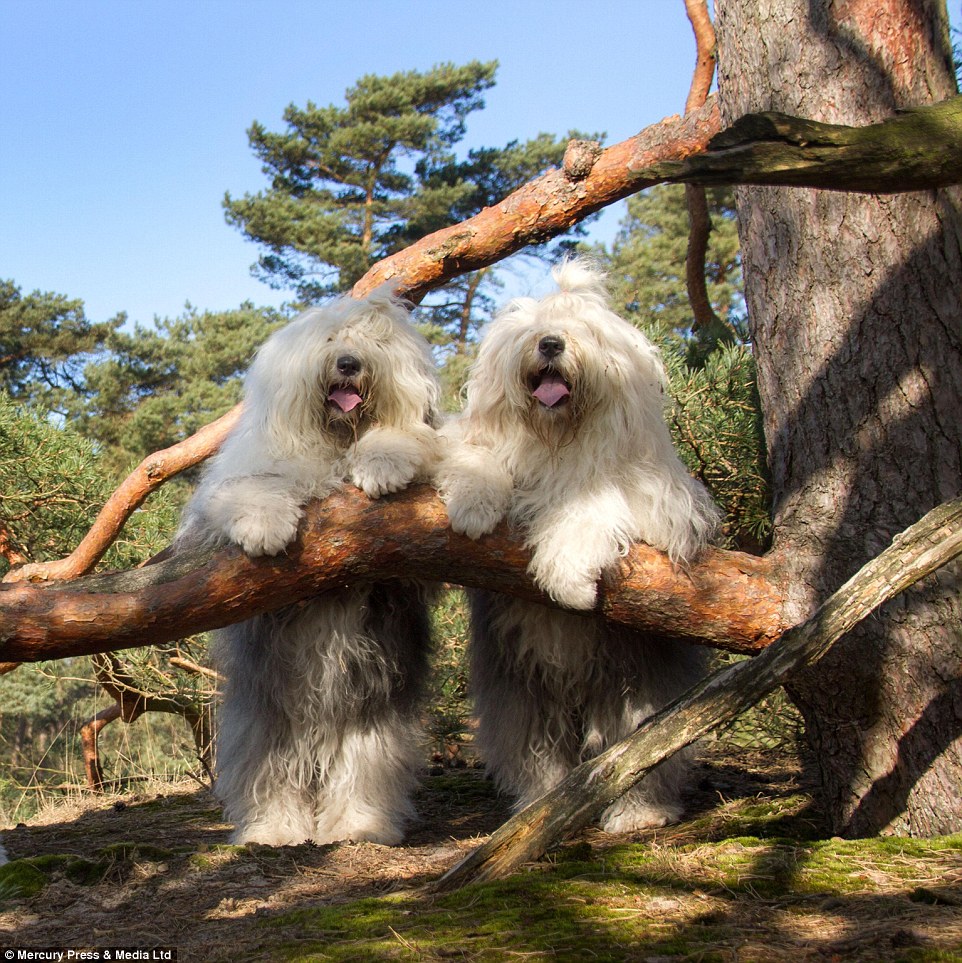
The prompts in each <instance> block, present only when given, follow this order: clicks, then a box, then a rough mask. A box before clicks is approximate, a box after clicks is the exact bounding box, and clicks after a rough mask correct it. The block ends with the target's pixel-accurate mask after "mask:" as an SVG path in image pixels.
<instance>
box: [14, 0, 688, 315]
mask: <svg viewBox="0 0 962 963" xmlns="http://www.w3.org/2000/svg"><path fill="white" fill-rule="evenodd" d="M0 37H2V38H3V46H2V53H0V278H4V279H10V280H12V281H14V282H15V283H16V284H18V285H19V286H20V288H21V290H22V291H23V292H24V293H28V292H30V291H34V290H42V291H54V292H57V293H60V294H65V295H68V296H70V297H75V298H82V299H83V301H84V302H85V305H86V311H87V315H88V317H89V318H91V320H95V321H100V320H106V319H107V318H109V317H112V316H114V315H115V314H116V313H117V312H119V311H126V312H127V313H128V314H129V316H130V318H131V320H137V321H141V322H144V323H149V322H150V321H151V319H152V318H153V317H154V316H155V315H157V316H160V317H164V316H168V317H173V316H176V315H178V314H180V313H181V311H182V310H183V307H184V304H185V302H187V301H189V302H191V303H192V304H193V305H195V306H196V307H198V308H201V309H205V308H211V309H223V308H231V307H236V306H237V305H238V304H240V303H241V302H242V301H243V300H245V299H250V300H252V301H253V302H254V303H255V304H280V303H281V302H282V301H283V300H285V299H286V298H287V297H289V295H285V294H283V293H281V292H277V291H273V290H272V289H270V288H269V287H267V286H266V285H265V284H263V283H262V282H259V281H256V280H254V279H253V278H252V277H251V276H250V265H251V264H252V263H253V262H254V261H255V260H256V257H257V254H258V249H257V247H256V245H254V244H252V243H251V242H248V241H245V240H244V238H243V236H242V235H241V233H240V232H239V231H238V230H237V229H236V228H233V227H230V226H229V225H227V223H226V222H225V220H224V215H223V211H222V207H221V202H222V200H223V197H224V193H225V191H230V192H231V194H233V195H234V196H240V195H242V194H244V193H245V192H255V191H258V190H260V189H262V188H263V187H265V186H266V179H265V178H264V176H263V175H262V174H261V172H260V169H259V165H258V163H257V161H256V159H255V158H254V156H253V154H252V153H251V150H250V148H249V146H248V143H247V134H246V131H247V128H248V127H249V126H250V123H251V121H253V120H255V119H256V120H258V121H260V122H262V123H263V124H265V125H266V126H267V128H268V129H271V130H281V129H283V123H282V119H281V117H282V112H283V110H284V108H285V106H286V105H287V104H289V103H296V104H299V105H303V104H305V103H306V102H307V101H308V100H313V101H314V102H315V103H317V104H322V105H326V104H330V103H335V104H341V103H343V95H344V91H345V90H346V89H347V88H348V87H349V86H351V85H352V84H353V83H354V81H355V80H356V79H357V78H358V77H360V76H362V75H363V74H367V73H381V74H390V73H394V72H396V71H399V70H411V69H417V70H426V69H429V68H430V67H432V66H434V65H435V64H437V63H441V62H444V61H452V62H455V63H463V62H466V61H468V60H471V59H475V58H476V59H481V60H491V59H497V60H499V61H500V64H501V66H500V69H499V71H498V78H497V86H496V87H494V88H493V89H492V90H491V91H489V92H488V94H487V95H486V107H485V109H484V110H482V111H478V112H476V113H475V114H473V115H472V117H471V118H470V121H469V127H468V136H467V138H466V140H465V141H464V148H465V149H467V148H468V147H472V146H481V145H485V146H502V145H504V144H505V143H507V142H508V141H510V140H512V139H515V138H518V139H525V138H528V137H531V136H534V135H535V134H537V133H538V132H539V131H548V132H550V133H554V134H562V133H564V132H566V131H568V130H569V129H580V130H587V131H599V132H601V131H603V132H605V133H606V134H607V140H606V142H607V143H614V142H616V141H619V140H622V139H624V138H625V137H628V136H630V135H632V134H634V133H636V132H637V131H639V130H640V129H642V128H643V127H645V126H646V125H647V124H649V123H652V122H654V121H656V120H659V119H660V118H662V117H664V116H667V115H669V114H673V113H678V112H680V111H681V110H682V109H683V106H684V101H685V96H686V94H687V90H688V82H689V79H690V75H691V69H692V66H693V63H694V42H693V40H692V37H691V32H690V28H689V25H688V21H687V19H686V17H685V13H684V5H683V4H682V2H681V0H600V2H597V3H585V2H583V0H581V2H574V0H513V2H510V0H479V2H465V0H461V2H457V0H445V2H433V0H341V2H328V0H0ZM616 225H617V216H616V215H612V216H609V217H607V218H606V219H605V221H604V222H603V223H602V225H601V226H600V227H599V229H598V230H599V232H600V233H601V235H602V236H603V237H604V238H605V239H608V238H610V237H611V235H612V233H613V231H614V229H615V227H616Z"/></svg>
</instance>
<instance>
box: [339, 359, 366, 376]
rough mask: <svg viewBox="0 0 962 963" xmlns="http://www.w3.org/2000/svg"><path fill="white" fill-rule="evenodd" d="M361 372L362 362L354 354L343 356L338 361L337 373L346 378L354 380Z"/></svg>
mask: <svg viewBox="0 0 962 963" xmlns="http://www.w3.org/2000/svg"><path fill="white" fill-rule="evenodd" d="M360 370H361V362H360V361H359V360H358V359H357V358H355V357H354V355H353V354H342V355H341V356H340V358H338V359H337V373H338V374H342V375H344V377H345V378H353V377H354V375H356V374H358V373H359V372H360Z"/></svg>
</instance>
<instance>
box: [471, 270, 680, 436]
mask: <svg viewBox="0 0 962 963" xmlns="http://www.w3.org/2000/svg"><path fill="white" fill-rule="evenodd" d="M556 276H557V277H558V279H559V284H560V285H561V286H562V287H561V290H560V291H559V292H558V293H557V294H553V295H550V296H548V297H546V298H543V299H542V300H540V301H536V300H533V299H531V298H520V299H518V300H516V301H513V302H512V303H511V304H509V305H508V307H507V308H506V309H505V310H504V311H503V312H502V313H501V314H500V315H499V316H498V317H497V319H496V320H495V322H494V323H493V324H492V325H491V326H490V328H489V329H488V331H487V332H486V335H485V338H484V340H483V341H482V344H481V348H480V350H479V354H478V359H477V362H476V364H475V366H474V368H473V370H472V376H471V378H470V379H469V382H468V385H467V387H466V394H467V398H468V405H467V412H466V417H467V432H468V437H469V438H470V437H472V436H476V437H478V438H479V439H484V438H485V437H487V439H488V440H490V441H494V436H495V434H500V435H501V436H502V437H503V439H504V440H505V441H507V439H508V438H509V437H510V438H511V439H512V443H515V444H520V443H521V437H523V436H525V435H527V436H529V442H528V443H529V444H530V443H532V441H533V442H535V443H537V442H540V443H541V444H543V445H545V446H546V447H548V448H560V447H562V446H565V445H569V444H571V443H573V442H575V441H576V439H577V441H576V443H577V444H578V445H581V446H585V445H587V446H589V447H591V446H592V444H593V443H592V441H591V438H590V436H591V435H592V434H593V433H596V432H601V433H602V434H603V435H604V438H603V439H602V438H601V437H598V438H596V441H597V443H598V444H599V445H603V446H604V447H605V448H607V449H608V450H611V445H612V444H626V445H627V444H631V445H633V446H635V447H636V446H637V444H638V442H639V441H640V440H641V439H642V438H646V437H647V438H648V439H651V438H652V437H653V436H659V435H664V429H663V428H660V429H659V426H660V425H662V424H663V407H664V398H665V375H664V370H663V368H662V365H661V361H660V359H659V356H658V351H657V349H656V348H655V347H654V346H653V345H652V344H651V342H650V341H648V339H647V338H646V337H645V336H644V335H643V334H642V333H641V332H640V331H638V330H637V329H636V328H634V327H633V326H632V325H630V324H629V323H628V322H627V321H624V320H623V319H622V318H620V317H618V316H617V315H616V314H614V313H613V312H612V311H611V310H610V308H609V307H608V304H607V300H606V295H605V292H604V288H603V286H602V284H601V280H600V277H599V275H597V274H596V273H594V272H591V271H590V270H588V269H587V268H585V267H584V266H583V265H582V264H581V263H580V262H571V263H569V264H567V265H565V266H564V267H563V268H562V269H560V270H558V271H557V272H556ZM482 443H484V441H482ZM645 447H647V445H646V446H645Z"/></svg>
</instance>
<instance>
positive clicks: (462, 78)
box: [224, 61, 497, 301]
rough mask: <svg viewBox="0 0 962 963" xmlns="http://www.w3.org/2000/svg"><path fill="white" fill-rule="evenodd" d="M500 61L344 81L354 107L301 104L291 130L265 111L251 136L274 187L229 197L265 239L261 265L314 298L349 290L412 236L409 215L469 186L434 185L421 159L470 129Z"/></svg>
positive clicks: (232, 211) (253, 235)
mask: <svg viewBox="0 0 962 963" xmlns="http://www.w3.org/2000/svg"><path fill="white" fill-rule="evenodd" d="M496 68H497V63H496V62H494V61H492V62H489V63H480V62H478V61H472V62H471V63H468V64H465V65H464V66H456V65H454V64H441V65H439V66H437V67H434V68H432V69H431V70H429V71H426V72H423V73H422V72H420V71H414V70H412V71H407V72H401V73H396V74H393V75H391V76H387V77H382V76H376V75H370V74H369V75H367V76H364V77H362V78H361V79H360V80H358V82H357V83H356V84H355V85H354V86H353V87H351V88H350V89H349V90H348V91H347V92H346V94H345V99H346V101H347V104H346V106H345V107H337V106H334V105H330V106H328V107H318V106H317V105H316V104H314V103H311V102H308V104H307V106H306V107H304V108H301V107H297V106H295V105H293V104H291V105H290V106H289V107H288V108H287V110H286V111H285V112H284V121H285V123H286V125H287V129H286V130H285V131H284V132H282V133H271V132H269V131H268V130H267V129H266V128H265V127H264V126H263V125H262V124H260V123H257V122H255V123H254V124H253V125H252V126H251V128H250V130H249V131H248V137H249V139H250V144H251V147H252V148H253V150H254V152H255V154H256V155H257V156H258V157H259V158H260V160H261V162H262V164H263V171H264V173H265V174H266V175H267V176H268V178H269V179H270V186H269V188H268V189H267V190H266V191H263V192H261V193H258V194H254V195H251V194H246V195H244V197H241V198H236V199H235V198H233V197H231V195H230V194H229V193H228V194H227V195H226V197H225V199H224V208H225V211H226V216H227V220H228V222H229V223H231V224H234V225H235V226H236V227H238V228H239V229H240V230H242V231H243V232H244V233H245V234H246V235H247V236H248V237H249V238H250V239H251V240H253V241H256V242H257V243H258V244H261V245H263V246H264V247H265V248H266V253H265V254H263V255H262V256H261V258H260V260H259V261H258V263H257V265H256V267H255V273H256V274H257V275H258V276H259V277H261V278H262V279H264V280H265V281H267V282H268V283H270V284H271V285H272V286H274V287H290V288H293V289H294V290H295V291H296V292H297V294H298V297H300V298H301V299H303V300H305V301H316V300H318V299H320V298H322V297H324V296H326V295H329V294H331V293H333V292H337V291H346V290H348V289H349V288H350V287H351V285H352V284H354V282H355V281H357V280H358V279H359V278H360V277H361V276H362V275H363V274H364V273H365V271H366V270H367V269H368V268H369V267H370V266H371V265H372V264H373V263H374V262H375V261H377V260H379V259H381V258H383V257H385V256H386V255H387V254H390V253H391V252H392V251H394V250H397V249H398V247H399V246H403V245H404V240H403V239H402V238H403V237H404V236H406V235H405V234H404V228H405V226H406V225H407V224H408V223H409V222H411V221H414V220H418V219H419V218H426V217H429V216H430V213H429V212H431V211H432V210H447V209H450V208H451V207H452V205H454V204H456V203H457V200H458V198H459V196H460V195H461V194H464V193H466V192H467V191H468V190H470V187H469V186H468V185H465V184H461V183H457V184H453V185H452V184H448V183H436V184H434V185H432V186H431V187H428V186H426V185H424V184H421V183H420V182H419V178H418V177H417V175H416V173H415V171H414V168H415V166H416V165H417V163H418V162H419V161H421V160H424V159H428V160H429V161H431V160H434V159H438V160H440V159H442V158H443V157H445V156H446V154H447V153H448V152H449V151H450V149H451V147H452V145H454V144H455V143H457V142H458V141H459V140H460V139H461V138H462V137H463V135H464V129H465V118H466V117H467V115H468V114H469V113H470V112H471V111H473V110H476V109H478V108H479V107H481V106H483V101H482V99H481V94H482V93H483V92H484V91H485V90H487V89H488V88H489V87H491V86H492V85H493V83H494V74H495V70H496Z"/></svg>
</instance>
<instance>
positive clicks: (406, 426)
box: [183, 290, 440, 555]
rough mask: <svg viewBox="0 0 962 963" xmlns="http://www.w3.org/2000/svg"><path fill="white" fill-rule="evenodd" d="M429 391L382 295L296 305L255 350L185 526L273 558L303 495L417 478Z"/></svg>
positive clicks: (429, 428) (368, 489)
mask: <svg viewBox="0 0 962 963" xmlns="http://www.w3.org/2000/svg"><path fill="white" fill-rule="evenodd" d="M439 397H440V389H439V387H438V380H437V375H436V373H435V370H434V364H433V361H432V358H431V353H430V348H429V347H428V344H427V342H426V341H425V340H424V338H422V337H421V336H420V335H419V334H418V333H417V331H416V330H415V329H414V328H413V327H412V325H411V324H410V321H409V317H408V312H407V310H406V309H405V308H404V306H403V305H402V304H400V302H398V301H397V300H396V299H395V298H393V297H391V295H390V294H389V293H388V292H386V291H383V290H382V291H377V292H374V293H373V294H371V295H370V296H368V297H367V298H365V299H364V300H354V299H352V298H339V299H338V300H336V301H333V302H331V303H329V304H326V305H324V306H323V307H320V308H314V309H311V310H309V311H306V312H304V313H303V314H301V315H299V316H298V317H297V318H295V319H294V320H293V321H292V322H291V323H290V324H288V325H287V326H286V327H284V328H281V329H280V330H279V331H276V332H275V333H274V334H273V335H272V336H271V337H270V338H269V339H268V340H267V341H266V342H265V343H264V345H263V347H262V348H261V349H260V351H259V352H258V353H257V357H256V358H255V359H254V362H253V364H252V365H251V368H250V370H249V371H248V374H247V378H246V380H245V382H244V410H243V413H242V415H241V419H240V422H239V424H238V426H237V428H235V430H234V431H233V432H232V433H231V435H230V437H229V438H228V439H227V440H226V441H225V443H224V445H223V447H222V449H221V451H220V452H219V453H218V455H217V456H216V457H215V458H214V459H213V460H212V462H211V463H210V464H209V465H208V467H207V470H206V471H205V473H204V476H203V479H202V482H201V485H200V487H199V489H198V491H197V494H196V495H195V497H194V499H193V501H192V503H191V505H190V506H189V508H188V511H187V513H186V516H185V521H184V525H183V531H185V532H186V531H187V530H188V529H189V530H191V531H192V532H193V533H194V534H195V535H197V536H199V537H201V538H203V539H204V540H205V541H211V540H214V541H216V540H221V539H226V540H228V541H231V542H233V543H235V544H237V545H240V547H241V548H243V549H244V551H245V552H247V553H248V554H249V555H273V554H276V553H277V552H279V551H280V550H281V549H283V548H284V547H285V546H286V545H288V544H289V543H290V541H291V540H292V539H293V538H294V536H295V534H296V532H297V525H298V522H299V520H300V518H301V515H302V508H303V505H304V504H305V502H307V501H308V500H309V499H311V498H323V497H324V496H325V495H327V494H329V493H330V492H331V491H333V490H334V489H335V488H336V487H337V486H338V485H340V484H342V483H343V482H350V483H352V484H354V485H356V486H357V487H358V488H361V489H362V490H363V491H364V492H365V493H366V494H368V495H369V496H371V497H372V498H377V497H378V496H380V495H384V494H386V493H388V492H394V491H398V490H400V489H402V488H404V487H405V486H406V485H408V484H410V483H411V482H412V481H414V480H416V479H426V478H427V477H429V476H430V474H431V471H432V470H433V467H434V462H435V459H436V453H437V452H436V438H435V432H434V426H435V423H436V421H437V417H438V415H437V411H438V400H439Z"/></svg>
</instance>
